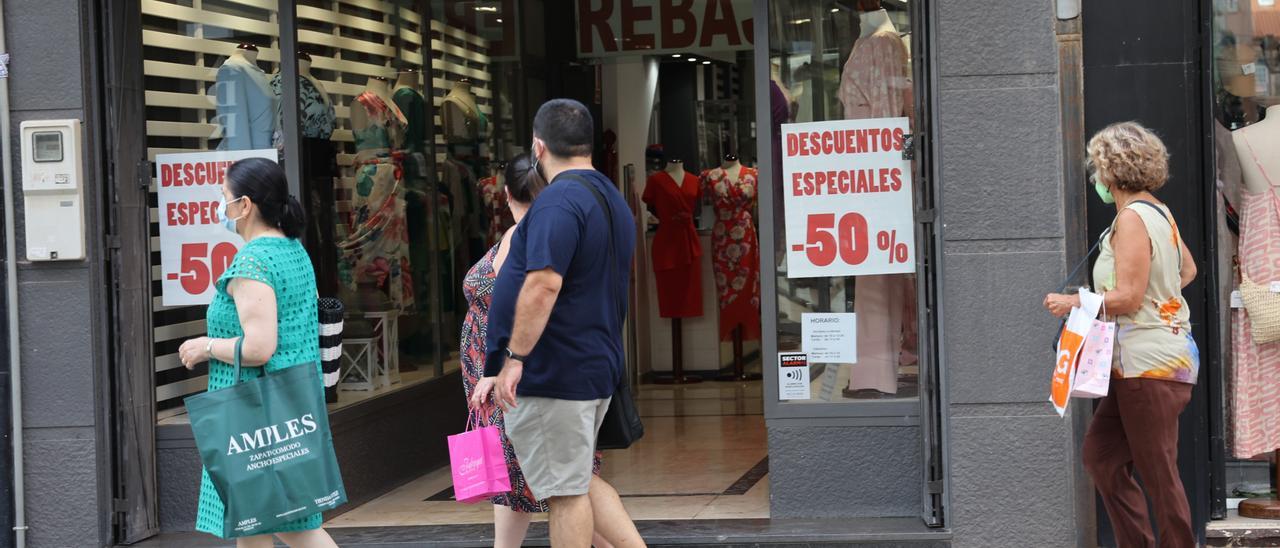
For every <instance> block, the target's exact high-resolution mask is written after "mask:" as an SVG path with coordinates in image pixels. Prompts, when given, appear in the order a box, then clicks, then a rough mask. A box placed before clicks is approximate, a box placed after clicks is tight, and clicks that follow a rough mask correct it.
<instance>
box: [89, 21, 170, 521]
mask: <svg viewBox="0 0 1280 548" xmlns="http://www.w3.org/2000/svg"><path fill="white" fill-rule="evenodd" d="M97 10H98V12H97V14H96V16H97V17H98V18H99V21H101V22H102V24H101V34H100V35H99V36H100V39H101V48H102V52H103V55H102V56H101V59H100V60H98V62H100V63H101V64H102V67H101V68H102V72H101V74H102V76H103V86H102V87H103V89H102V90H101V95H100V97H101V99H102V100H101V104H102V106H101V109H100V119H91V120H88V121H87V124H94V125H96V126H97V128H98V130H100V131H101V134H102V135H103V140H102V141H103V142H102V154H103V155H104V156H105V157H106V158H105V161H106V165H107V168H106V177H105V181H104V186H105V188H106V189H107V194H106V196H105V200H104V202H105V203H104V206H105V209H106V216H107V218H106V223H105V225H106V226H105V227H104V229H105V233H106V238H107V256H106V261H107V268H108V269H109V272H110V274H109V276H110V287H109V291H110V296H109V301H110V303H111V305H110V310H109V313H110V315H111V322H110V324H111V325H110V326H109V329H110V330H111V331H110V333H109V337H108V338H109V341H110V347H111V351H110V361H111V365H110V368H109V371H110V372H111V374H110V377H109V378H108V381H109V384H110V404H109V411H110V412H109V413H108V416H107V417H106V422H107V427H108V428H109V429H110V437H111V439H113V440H114V443H113V444H111V447H110V449H109V455H110V459H111V460H110V466H109V471H108V473H109V474H110V482H109V484H108V487H109V488H110V489H111V493H112V497H111V513H112V516H113V519H112V522H113V525H114V527H113V532H112V539H111V540H112V542H115V543H120V544H132V543H135V542H138V541H141V540H143V539H146V538H148V537H151V536H154V535H156V534H158V533H159V532H160V512H159V496H158V489H157V485H156V437H155V417H156V414H155V375H154V356H153V352H152V332H151V325H152V322H151V310H152V306H151V296H152V295H151V259H150V249H149V247H150V246H149V245H148V242H149V241H150V239H151V234H150V224H151V223H150V205H149V204H148V201H147V198H148V196H147V192H148V190H147V188H148V185H149V184H150V182H151V164H150V162H148V161H147V143H146V107H145V104H144V95H143V93H144V91H143V90H144V89H145V86H144V82H143V73H142V58H143V55H142V8H141V4H140V2H139V1H138V0H108V1H106V2H101V3H98V5H97Z"/></svg>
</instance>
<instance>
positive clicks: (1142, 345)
mask: <svg viewBox="0 0 1280 548" xmlns="http://www.w3.org/2000/svg"><path fill="white" fill-rule="evenodd" d="M1152 205H1154V204H1146V203H1141V202H1134V203H1132V204H1129V206H1128V207H1127V208H1125V209H1128V210H1131V211H1133V212H1134V213H1137V214H1138V216H1139V217H1141V218H1142V223H1143V224H1144V225H1146V228H1147V236H1148V237H1150V238H1151V273H1150V275H1149V277H1148V279H1147V290H1146V293H1145V294H1144V295H1143V297H1142V306H1141V307H1140V308H1138V310H1137V311H1136V312H1134V313H1132V314H1126V315H1124V316H1115V317H1114V318H1112V319H1114V321H1115V322H1116V326H1117V328H1118V333H1119V334H1118V336H1117V337H1116V343H1117V346H1118V349H1117V350H1118V351H1117V352H1116V353H1115V358H1114V359H1113V360H1112V363H1111V368H1112V376H1114V377H1116V378H1124V379H1132V378H1148V379H1160V380H1170V381H1177V382H1184V383H1189V384H1195V382H1196V378H1197V377H1198V375H1199V370H1200V351H1199V350H1198V349H1197V347H1196V343H1195V340H1194V339H1193V338H1192V337H1191V312H1190V310H1188V308H1187V301H1186V299H1184V298H1182V276H1181V270H1182V261H1183V257H1182V246H1181V244H1180V238H1181V235H1180V234H1179V233H1178V226H1177V224H1176V223H1174V221H1173V215H1172V214H1171V213H1170V212H1169V209H1168V208H1167V207H1165V206H1164V205H1158V206H1155V207H1152ZM1117 218H1119V216H1117ZM1114 231H1115V221H1112V224H1111V228H1109V229H1108V230H1107V232H1106V233H1105V234H1103V237H1102V245H1101V246H1100V247H1101V253H1100V254H1099V256H1098V262H1097V263H1096V264H1095V265H1094V267H1093V282H1094V286H1095V287H1096V288H1097V289H1098V291H1103V292H1105V291H1110V290H1113V289H1115V288H1116V260H1115V259H1116V257H1115V249H1114V248H1113V247H1112V245H1111V234H1112V233H1113V232H1114Z"/></svg>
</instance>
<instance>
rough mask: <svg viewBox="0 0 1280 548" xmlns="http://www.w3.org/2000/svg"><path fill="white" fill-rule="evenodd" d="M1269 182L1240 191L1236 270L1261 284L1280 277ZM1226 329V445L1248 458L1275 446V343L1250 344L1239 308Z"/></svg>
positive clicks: (1276, 204)
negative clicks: (1230, 356)
mask: <svg viewBox="0 0 1280 548" xmlns="http://www.w3.org/2000/svg"><path fill="white" fill-rule="evenodd" d="M1254 159H1255V161H1256V160H1257V156H1256V155H1255V156H1254ZM1258 167H1259V169H1261V168H1262V165H1261V163H1259V164H1258ZM1263 177H1267V173H1266V171H1265V170H1263ZM1268 182H1270V183H1272V184H1271V188H1268V189H1267V191H1266V192H1263V193H1258V194H1254V193H1250V192H1242V195H1241V201H1243V202H1244V215H1243V217H1241V219H1240V225H1241V226H1240V270H1241V272H1242V273H1243V274H1244V275H1246V276H1248V277H1249V279H1251V280H1254V281H1255V282H1257V283H1260V284H1266V283H1267V282H1270V281H1274V280H1280V198H1277V197H1276V193H1275V191H1276V188H1275V184H1274V181H1273V180H1272V179H1269V178H1268ZM1231 331H1232V333H1231V337H1232V340H1231V342H1232V350H1233V353H1234V355H1235V363H1234V364H1233V365H1234V367H1232V369H1231V373H1230V376H1231V382H1230V386H1231V405H1230V408H1231V431H1232V438H1231V449H1232V452H1233V453H1234V454H1235V456H1236V457H1239V458H1252V457H1255V456H1258V455H1261V454H1263V453H1267V452H1270V451H1273V450H1275V449H1277V448H1280V342H1274V343H1269V344H1255V343H1254V341H1253V326H1252V325H1251V324H1250V323H1249V315H1248V313H1247V312H1246V311H1245V309H1244V308H1240V309H1237V310H1235V311H1234V314H1233V315H1232V322H1231Z"/></svg>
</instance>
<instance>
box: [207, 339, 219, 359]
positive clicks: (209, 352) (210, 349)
mask: <svg viewBox="0 0 1280 548" xmlns="http://www.w3.org/2000/svg"><path fill="white" fill-rule="evenodd" d="M214 340H216V339H214V338H213V337H209V344H206V345H204V354H205V355H206V356H209V358H210V359H212V358H213V341H214Z"/></svg>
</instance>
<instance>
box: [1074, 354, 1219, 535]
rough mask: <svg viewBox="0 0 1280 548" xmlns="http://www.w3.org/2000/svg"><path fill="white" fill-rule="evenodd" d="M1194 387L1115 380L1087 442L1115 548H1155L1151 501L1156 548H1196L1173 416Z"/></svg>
mask: <svg viewBox="0 0 1280 548" xmlns="http://www.w3.org/2000/svg"><path fill="white" fill-rule="evenodd" d="M1191 389H1192V385H1190V384H1185V383H1180V382H1173V381H1162V380H1154V379H1113V380H1112V381H1111V389H1110V391H1109V392H1108V394H1107V397H1106V398H1104V399H1103V400H1102V404H1101V405H1099V406H1098V409H1097V410H1096V411H1095V412H1094V415H1093V422H1092V423H1090V424H1089V433H1088V434H1086V435H1085V440H1084V466H1085V469H1086V470H1088V471H1089V476H1090V477H1092V478H1093V481H1094V483H1095V484H1096V485H1097V487H1098V493H1099V494H1101V495H1102V502H1103V504H1104V505H1105V506H1106V508H1107V515H1108V516H1109V517H1110V518H1111V527H1112V529H1114V530H1115V534H1116V542H1117V543H1118V544H1119V547H1120V548H1146V547H1150V546H1155V545H1156V542H1155V535H1154V534H1153V532H1152V531H1151V519H1150V517H1149V516H1148V514H1147V500H1146V498H1145V497H1143V495H1142V489H1141V488H1139V487H1138V482H1137V481H1136V480H1135V479H1134V477H1133V472H1134V470H1135V469H1136V470H1137V472H1138V475H1140V476H1141V477H1142V483H1143V485H1144V486H1145V487H1146V489H1147V493H1148V494H1150V495H1151V502H1152V505H1153V506H1154V507H1155V508H1153V510H1154V512H1155V515H1156V524H1157V526H1158V528H1159V531H1160V546H1161V547H1164V548H1182V547H1187V548H1193V547H1194V546H1195V545H1196V539H1195V533H1194V532H1193V530H1192V528H1191V507H1190V506H1189V505H1188V504H1187V494H1186V492H1185V491H1184V490H1183V488H1182V479H1181V478H1180V477H1179V476H1178V415H1179V414H1181V413H1182V409H1183V408H1184V407H1186V406H1187V402H1189V401H1191Z"/></svg>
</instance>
